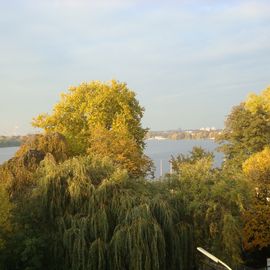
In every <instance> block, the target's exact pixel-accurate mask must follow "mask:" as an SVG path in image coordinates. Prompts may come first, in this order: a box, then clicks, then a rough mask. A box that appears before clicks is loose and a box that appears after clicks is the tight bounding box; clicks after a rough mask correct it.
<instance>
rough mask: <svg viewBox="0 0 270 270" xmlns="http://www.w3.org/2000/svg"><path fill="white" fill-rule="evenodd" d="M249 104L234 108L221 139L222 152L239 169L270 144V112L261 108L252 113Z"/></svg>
mask: <svg viewBox="0 0 270 270" xmlns="http://www.w3.org/2000/svg"><path fill="white" fill-rule="evenodd" d="M247 104H249V103H247ZM247 104H246V103H241V104H240V105H238V106H236V107H234V108H233V110H232V112H231V113H230V115H229V116H228V118H227V119H226V122H225V128H224V130H223V132H222V134H221V136H220V137H219V142H220V143H221V144H222V146H221V148H220V150H221V151H222V152H224V154H225V158H226V159H227V161H228V162H230V163H231V164H235V165H237V166H239V167H241V164H242V162H243V161H244V160H245V159H247V158H248V157H249V156H250V155H252V154H253V153H256V152H259V151H262V150H263V148H264V147H265V146H266V145H269V144H270V124H269V123H270V122H269V120H270V114H269V112H268V111H265V110H264V109H263V108H261V107H257V109H256V111H251V110H250V109H248V106H247ZM249 106H250V105H249Z"/></svg>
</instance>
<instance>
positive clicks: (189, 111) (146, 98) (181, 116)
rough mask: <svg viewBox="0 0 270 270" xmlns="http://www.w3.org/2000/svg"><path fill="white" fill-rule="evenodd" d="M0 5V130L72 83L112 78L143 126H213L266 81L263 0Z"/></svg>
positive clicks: (46, 108) (41, 108) (19, 127)
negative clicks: (136, 105) (136, 106)
mask: <svg viewBox="0 0 270 270" xmlns="http://www.w3.org/2000/svg"><path fill="white" fill-rule="evenodd" d="M1 4H2V5H1V10H0V14H1V17H0V20H1V24H0V28H1V36H0V59H1V64H2V65H1V66H2V70H1V73H0V78H1V83H2V90H1V94H2V95H1V99H0V112H1V114H0V134H1V135H11V134H14V133H17V134H26V133H32V132H33V131H34V130H33V128H32V127H31V124H30V122H31V119H32V118H33V117H35V116H36V115H38V114H40V113H42V112H50V111H51V109H52V107H53V105H54V104H55V103H56V102H57V101H58V100H59V95H60V93H61V92H63V91H67V89H68V87H69V86H71V85H75V86H76V85H78V84H80V83H81V82H85V81H91V80H101V81H109V80H111V79H117V80H119V81H124V82H126V83H127V84H128V86H129V88H130V89H132V90H134V91H135V92H136V93H137V98H138V100H139V101H140V104H141V105H142V106H143V107H144V108H145V115H144V118H143V126H144V127H148V128H150V129H151V130H172V129H178V128H182V129H196V128H201V127H212V126H214V127H216V128H222V127H223V122H224V120H225V117H226V115H228V114H229V112H230V110H231V108H232V106H234V105H237V104H239V103H240V102H241V101H242V100H244V99H245V98H246V96H247V95H248V93H250V92H255V93H259V92H261V91H262V90H263V89H265V88H266V87H267V86H268V85H269V84H270V79H269V70H270V69H269V61H270V16H269V14H270V3H269V1H265V0H262V1H260V0H259V1H250V0H247V1H241V0H238V1H237V0H236V1H232V0H229V1H212V0H208V1H207V0H202V1H198V0H197V1H192V0H190V1H176V0H175V1H174V0H169V1H151V0H149V1H141V0H137V1H135V0H125V1H124V0H111V1H108V0H99V1H97V0H93V1H86V0H76V1H75V0H43V1H41V0H35V1H34V0H25V1H20V0H14V1H10V2H8V1H1Z"/></svg>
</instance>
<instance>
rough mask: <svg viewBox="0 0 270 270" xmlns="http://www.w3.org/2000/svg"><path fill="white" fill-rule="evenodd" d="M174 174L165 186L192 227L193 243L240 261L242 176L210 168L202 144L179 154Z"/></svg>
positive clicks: (244, 203)
mask: <svg viewBox="0 0 270 270" xmlns="http://www.w3.org/2000/svg"><path fill="white" fill-rule="evenodd" d="M173 162H174V163H175V164H174V165H175V167H174V170H175V174H172V175H169V176H167V177H168V180H169V183H170V184H169V187H168V188H169V189H170V190H171V192H172V194H173V196H174V198H175V200H176V201H175V203H176V204H177V202H178V203H179V201H181V202H182V204H183V205H185V206H186V207H184V208H182V209H181V208H178V211H180V212H181V213H182V214H183V209H184V210H185V212H184V215H185V216H186V217H187V219H188V220H190V221H191V224H192V228H193V231H192V233H193V239H192V240H190V241H192V242H193V245H194V246H202V247H204V248H206V249H207V250H209V251H211V252H213V253H214V254H216V255H217V256H218V257H220V258H222V259H224V260H225V261H230V262H231V264H233V265H235V266H237V265H239V264H240V263H242V258H241V255H242V248H241V244H242V242H241V241H242V238H241V233H242V230H241V229H242V222H241V216H242V214H243V212H244V210H245V209H246V207H247V205H248V203H249V194H248V189H249V188H248V185H247V183H246V181H244V179H243V178H241V177H239V176H238V175H232V174H231V173H228V171H225V170H220V169H217V168H213V166H212V165H213V163H212V162H213V154H212V153H209V152H206V151H204V150H203V149H202V148H195V149H193V150H192V151H191V152H190V153H189V154H188V155H179V156H178V160H177V159H175V160H174V161H173Z"/></svg>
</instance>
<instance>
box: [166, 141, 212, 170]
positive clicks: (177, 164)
mask: <svg viewBox="0 0 270 270" xmlns="http://www.w3.org/2000/svg"><path fill="white" fill-rule="evenodd" d="M213 160H214V155H213V153H211V152H207V151H205V150H204V149H203V148H202V147H197V146H195V147H193V148H192V151H191V152H189V154H187V155H183V154H179V155H178V156H176V157H174V156H172V158H171V160H170V163H171V164H172V169H173V171H174V172H176V173H178V174H179V173H181V171H186V172H188V170H182V168H184V167H191V168H194V167H195V166H192V165H195V164H197V165H198V166H200V165H201V166H200V167H201V168H205V170H206V171H208V170H209V169H210V168H211V167H212V165H213Z"/></svg>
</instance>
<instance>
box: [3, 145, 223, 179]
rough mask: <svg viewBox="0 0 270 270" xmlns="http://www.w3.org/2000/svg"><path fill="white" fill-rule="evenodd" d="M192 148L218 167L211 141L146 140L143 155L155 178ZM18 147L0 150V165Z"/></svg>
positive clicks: (218, 156) (166, 170)
mask: <svg viewBox="0 0 270 270" xmlns="http://www.w3.org/2000/svg"><path fill="white" fill-rule="evenodd" d="M194 146H201V147H203V148H204V149H206V150H208V151H213V152H214V153H215V166H220V164H221V162H222V157H223V156H222V154H221V153H217V152H216V151H215V149H216V147H217V144H216V143H215V142H214V141H213V140H178V141H175V140H147V141H146V149H145V153H146V155H148V156H149V157H150V158H151V159H152V160H153V161H154V163H155V166H156V173H155V174H156V177H159V176H160V174H161V166H162V174H165V173H168V172H169V171H170V164H169V160H170V159H171V156H172V155H173V156H175V155H177V154H180V153H182V154H187V153H188V152H189V151H191V150H192V148H193V147H194ZM17 149H18V147H6V148H0V164H2V163H3V162H4V161H6V160H8V159H10V158H11V157H12V156H13V155H14V154H15V152H16V151H17Z"/></svg>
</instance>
